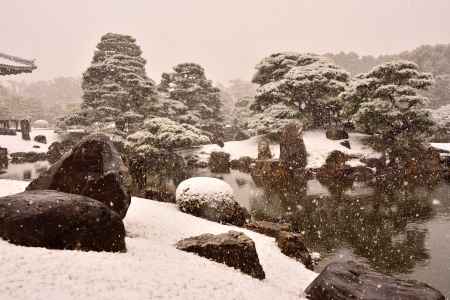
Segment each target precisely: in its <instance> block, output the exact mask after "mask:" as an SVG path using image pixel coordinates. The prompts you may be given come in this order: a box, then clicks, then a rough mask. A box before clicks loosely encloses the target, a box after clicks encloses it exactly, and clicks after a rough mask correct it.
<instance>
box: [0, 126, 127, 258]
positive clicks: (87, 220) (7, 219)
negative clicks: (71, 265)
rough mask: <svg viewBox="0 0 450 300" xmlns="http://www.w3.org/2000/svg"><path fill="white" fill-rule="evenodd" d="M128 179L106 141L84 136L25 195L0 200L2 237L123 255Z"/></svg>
mask: <svg viewBox="0 0 450 300" xmlns="http://www.w3.org/2000/svg"><path fill="white" fill-rule="evenodd" d="M44 155H45V154H44ZM126 174H127V169H126V167H125V166H124V164H123V162H122V160H121V158H120V155H119V154H118V153H117V150H116V149H115V148H114V146H113V145H112V143H111V142H110V141H109V139H108V138H107V137H106V136H104V135H91V136H88V137H86V138H84V139H82V140H81V141H80V143H78V144H77V145H76V146H75V147H74V149H73V150H72V151H71V152H68V153H66V154H65V155H64V156H63V157H62V158H61V159H60V160H59V161H58V162H56V163H55V164H54V165H53V166H52V167H51V168H50V169H49V170H48V171H47V172H46V173H44V174H42V175H41V176H40V177H38V178H37V179H35V180H34V181H33V182H32V183H31V184H30V185H29V186H28V187H27V191H25V192H24V193H20V194H16V195H12V196H7V197H1V198H0V237H2V238H4V239H5V240H7V241H10V242H11V243H14V244H18V245H23V246H34V247H46V248H50V249H74V250H86V251H113V252H117V251H125V250H126V246H125V229H124V225H123V223H122V218H123V217H124V216H125V214H126V211H127V209H128V206H129V204H130V194H129V192H128V188H127V185H126V184H125V176H126Z"/></svg>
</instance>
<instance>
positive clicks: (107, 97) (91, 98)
mask: <svg viewBox="0 0 450 300" xmlns="http://www.w3.org/2000/svg"><path fill="white" fill-rule="evenodd" d="M135 42H136V40H135V39H134V38H133V37H131V36H129V35H122V34H116V33H107V34H105V35H104V36H102V38H101V40H100V42H99V43H98V44H97V50H96V51H95V54H94V58H93V60H92V64H91V66H90V67H89V68H88V69H87V70H86V72H85V73H84V74H83V82H82V88H83V103H82V110H83V112H84V113H85V114H86V112H90V115H92V116H93V118H94V120H95V121H113V120H114V119H115V118H116V117H118V116H119V115H120V114H122V113H124V112H127V111H132V112H136V113H141V112H142V110H143V107H144V104H146V103H147V102H148V101H150V100H151V97H152V96H153V95H154V93H155V91H154V90H155V87H154V83H153V81H152V80H151V79H149V78H148V77H147V75H146V73H145V64H146V61H145V60H144V59H143V58H142V57H141V54H142V51H141V49H140V47H139V46H138V45H136V43H135ZM94 120H92V121H94Z"/></svg>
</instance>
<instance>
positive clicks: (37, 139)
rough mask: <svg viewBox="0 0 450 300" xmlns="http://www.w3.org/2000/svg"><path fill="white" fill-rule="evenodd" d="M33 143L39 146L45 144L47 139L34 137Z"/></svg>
mask: <svg viewBox="0 0 450 300" xmlns="http://www.w3.org/2000/svg"><path fill="white" fill-rule="evenodd" d="M34 141H35V142H37V143H41V144H47V137H46V136H45V135H42V134H40V135H37V136H35V137H34Z"/></svg>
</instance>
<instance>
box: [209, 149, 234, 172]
mask: <svg viewBox="0 0 450 300" xmlns="http://www.w3.org/2000/svg"><path fill="white" fill-rule="evenodd" d="M208 166H209V169H210V170H211V172H213V173H230V154H229V153H226V152H221V151H214V152H212V153H211V155H210V157H209V161H208Z"/></svg>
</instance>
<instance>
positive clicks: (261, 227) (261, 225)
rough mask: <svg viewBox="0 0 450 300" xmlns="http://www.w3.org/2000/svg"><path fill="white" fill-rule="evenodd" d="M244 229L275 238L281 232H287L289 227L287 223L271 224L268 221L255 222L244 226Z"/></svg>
mask: <svg viewBox="0 0 450 300" xmlns="http://www.w3.org/2000/svg"><path fill="white" fill-rule="evenodd" d="M244 227H245V228H247V229H249V230H252V231H255V232H258V233H261V234H265V235H267V236H270V237H274V238H276V237H277V236H278V235H279V233H280V232H281V231H289V230H290V227H291V226H290V225H289V224H287V223H273V222H269V221H255V222H251V223H248V224H245V226H244Z"/></svg>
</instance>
